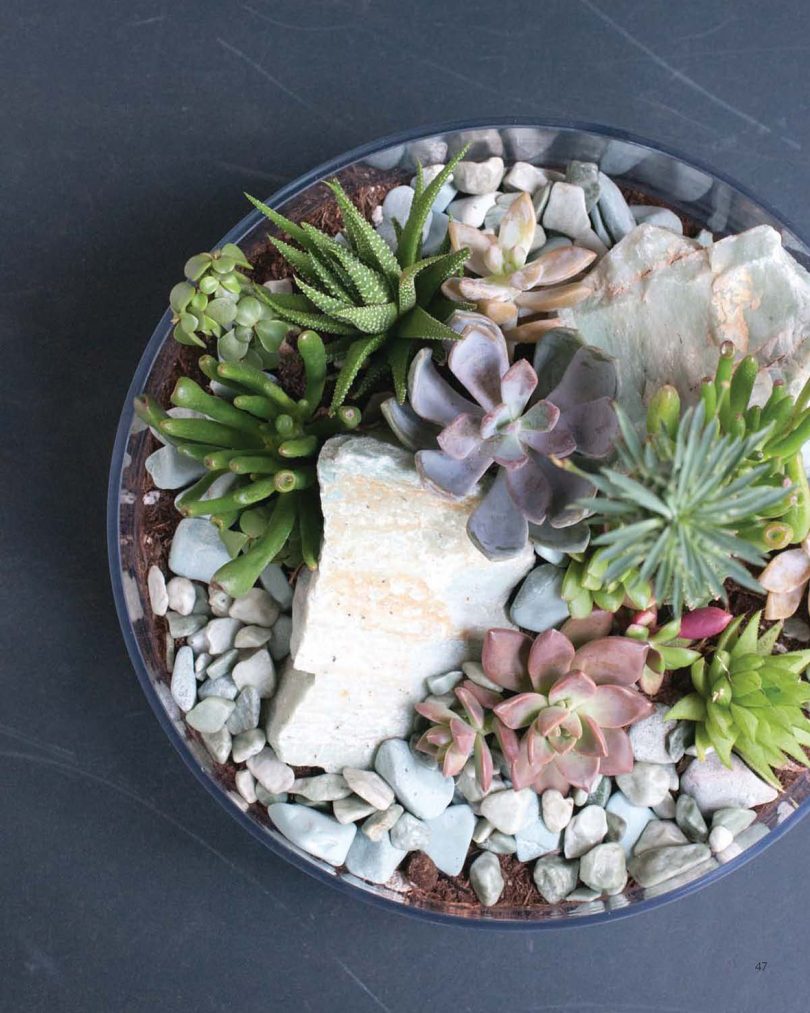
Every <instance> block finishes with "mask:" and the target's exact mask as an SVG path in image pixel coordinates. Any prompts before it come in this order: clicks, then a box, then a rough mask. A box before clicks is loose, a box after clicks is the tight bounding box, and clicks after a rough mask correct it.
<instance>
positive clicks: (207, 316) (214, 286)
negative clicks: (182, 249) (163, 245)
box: [169, 243, 297, 369]
mask: <svg viewBox="0 0 810 1013" xmlns="http://www.w3.org/2000/svg"><path fill="white" fill-rule="evenodd" d="M240 268H241V269H243V270H249V269H250V262H249V261H248V260H247V259H246V257H245V256H244V254H243V253H242V251H241V250H240V249H239V247H238V246H236V245H235V244H234V243H226V244H225V246H223V247H222V249H221V250H214V251H212V252H211V253H199V254H197V255H196V256H194V257H191V258H190V259H189V260H188V261H187V262H186V266H185V275H186V280H185V281H181V282H179V283H178V284H177V285H175V286H174V288H173V289H172V290H171V293H170V294H169V304H170V306H171V309H172V323H173V324H174V338H175V340H176V341H178V342H180V344H181V345H196V346H197V347H199V348H206V347H207V344H206V341H205V338H207V337H213V338H215V339H216V342H217V346H216V347H217V355H218V357H219V358H220V359H222V360H223V361H226V362H245V363H247V364H248V365H250V366H256V367H258V368H259V369H272V368H273V367H274V366H275V365H276V364H277V361H278V354H277V353H278V349H279V346H280V345H281V343H282V341H283V340H284V338H285V337H286V335H287V333H288V332H289V331H290V325H289V324H288V323H286V322H285V321H283V320H279V319H278V316H277V314H276V313H275V312H274V311H273V310H272V309H271V308H270V307H269V306H268V305H267V304H266V303H265V302H262V301H261V300H260V299H258V298H256V296H255V295H254V294H253V291H254V288H255V286H254V285H253V283H252V282H251V281H250V279H249V278H247V277H246V276H245V275H244V274H242V272H241V270H239V269H240ZM296 331H297V328H296Z"/></svg>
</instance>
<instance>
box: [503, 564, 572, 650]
mask: <svg viewBox="0 0 810 1013" xmlns="http://www.w3.org/2000/svg"><path fill="white" fill-rule="evenodd" d="M563 575H564V574H563V571H562V570H561V569H560V568H559V567H557V566H552V565H551V564H550V563H544V564H543V565H542V566H537V567H535V569H534V570H532V572H531V573H530V574H529V576H528V577H527V578H526V579H525V580H524V581H523V583H522V584H521V585H520V590H519V591H518V593H517V595H516V596H515V600H514V601H513V602H512V607H511V609H510V610H509V618H510V619H511V620H512V622H513V623H514V624H515V626H522V627H523V628H524V629H526V630H531V631H532V632H533V633H543V632H544V631H545V630H550V629H551V627H552V626H557V625H559V623H561V622H562V621H563V620H564V619H567V618H568V614H569V613H568V603H567V602H566V601H564V600H563V598H562V595H561V591H562V581H563Z"/></svg>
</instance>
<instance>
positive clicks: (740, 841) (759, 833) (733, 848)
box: [717, 823, 769, 865]
mask: <svg viewBox="0 0 810 1013" xmlns="http://www.w3.org/2000/svg"><path fill="white" fill-rule="evenodd" d="M768 833H769V830H768V827H767V826H766V825H765V824H764V823H752V824H751V826H750V827H748V829H747V830H743V831H742V833H739V834H737V836H736V837H735V838H734V840H733V841H732V842H731V844H729V846H728V847H727V848H726V849H725V851H721V852H720V853H719V854H718V855H717V861H718V862H719V863H720V864H721V865H725V863H726V862H730V861H731V860H732V858H736V857H737V856H738V855H741V854H742V853H743V851H745V850H746V849H747V848H750V847H752V846H753V845H754V844H756V843H757V841H761V840H762V838H763V837H767V836H768Z"/></svg>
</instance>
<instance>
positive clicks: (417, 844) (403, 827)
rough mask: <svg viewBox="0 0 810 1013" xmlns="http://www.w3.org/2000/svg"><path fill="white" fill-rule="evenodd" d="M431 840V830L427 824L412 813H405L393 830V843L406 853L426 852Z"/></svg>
mask: <svg viewBox="0 0 810 1013" xmlns="http://www.w3.org/2000/svg"><path fill="white" fill-rule="evenodd" d="M429 840H430V829H429V828H428V825H427V823H425V822H423V821H422V820H420V819H417V818H416V816H414V815H413V814H412V813H406V812H403V814H402V816H400V818H399V819H398V820H397V822H396V823H395V824H394V826H393V827H392V828H391V843H392V844H393V845H394V847H395V848H402V849H403V850H404V851H424V849H425V847H426V846H427V843H428V841H429Z"/></svg>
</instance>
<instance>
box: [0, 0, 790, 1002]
mask: <svg viewBox="0 0 810 1013" xmlns="http://www.w3.org/2000/svg"><path fill="white" fill-rule="evenodd" d="M2 7H3V10H2V20H3V23H4V30H3V32H2V35H0V75H2V94H3V97H4V100H3V103H2V111H1V112H0V122H1V123H2V131H1V132H0V138H2V146H1V147H0V166H1V167H2V172H0V197H1V198H2V200H0V207H2V216H3V218H2V220H3V222H4V225H5V226H6V235H5V236H4V240H5V241H4V245H3V258H2V263H3V268H2V283H1V284H0V311H1V312H2V320H3V345H2V348H3V368H2V370H0V376H2V385H3V397H2V402H0V404H2V415H3V439H2V441H0V447H1V448H2V449H1V450H0V454H1V455H2V460H3V474H4V482H3V487H4V509H3V515H2V516H3V524H2V527H0V538H2V555H1V556H0V559H2V574H3V576H2V580H0V622H1V623H2V638H1V642H2V644H3V655H2V677H0V678H2V683H1V684H0V690H1V692H0V701H1V702H0V760H1V761H2V764H1V765H0V792H2V794H1V795H0V797H1V798H2V805H3V810H2V818H0V907H1V910H2V927H0V1009H2V1010H3V1011H4V1013H5V1011H7V1010H8V1011H18V1010H24V1009H25V1010H37V1011H38V1010H50V1011H63V1010H77V1011H82V1013H84V1011H96V1010H99V1011H117V1010H126V1011H152V1010H161V1011H174V1010H194V1011H207V1010H229V1009H232V1008H233V1009H239V1010H241V1011H245V1013H248V1011H252V1010H273V1011H287V1010H290V1011H297V1010H314V1011H317V1013H321V1011H324V1013H332V1011H352V1013H355V1011H356V1013H374V1011H379V1010H387V1011H389V1013H410V1011H412V1010H417V1009H441V1008H445V1007H446V1008H449V1009H453V1010H458V1011H459V1013H461V1011H468V1010H469V1011H476V1013H478V1011H484V1010H491V1009H496V1008H497V1009H499V1010H509V1011H514V1013H524V1011H541V1010H555V1011H556V1010H567V1011H570V1013H586V1011H596V1010H599V1011H606V1013H623V1011H627V1013H629V1011H633V1013H648V1011H652V1010H660V1011H662V1013H674V1011H684V1013H686V1011H689V1013H704V1011H711V1013H725V1011H732V1010H733V1011H739V1013H747V1011H754V1010H756V1011H759V1010H761V1009H767V1008H773V1009H779V1010H784V1011H790V1013H793V1011H796V1013H803V1011H806V1010H807V1009H809V1008H810V1000H808V999H806V998H805V997H804V996H803V991H804V990H805V989H806V988H807V986H808V971H807V960H806V957H805V941H806V938H807V933H806V925H807V912H808V910H810V877H808V875H807V855H808V853H810V821H807V822H805V824H804V825H799V827H797V828H796V829H795V830H794V831H792V832H791V833H790V834H788V836H787V838H786V839H784V840H783V841H781V842H779V843H778V844H776V845H774V846H773V847H772V848H771V849H770V850H769V851H768V852H767V853H766V854H765V855H764V856H762V857H761V858H760V859H758V860H756V861H755V862H753V863H750V864H749V865H748V866H746V867H745V868H744V869H742V870H740V871H739V872H737V873H736V874H734V875H733V876H731V877H729V878H727V879H725V880H724V881H722V882H721V883H719V884H718V885H716V886H714V887H713V888H711V889H709V890H706V891H704V892H702V893H700V894H698V895H696V896H693V897H691V898H689V899H687V900H685V901H682V902H679V903H677V904H674V905H670V906H668V907H665V908H662V909H660V910H658V911H655V912H653V913H651V914H648V915H641V916H637V917H635V918H632V919H628V920H626V921H622V922H620V923H617V924H615V925H608V926H606V927H601V928H594V929H569V930H565V931H560V932H559V933H553V934H550V933H547V932H544V933H536V934H535V933H526V934H525V935H520V934H515V933H510V934H506V933H498V932H495V931H493V932H487V933H481V932H474V931H471V930H465V929H451V928H440V927H435V926H433V925H429V924H422V923H420V922H417V921H415V920H412V919H407V918H404V917H402V916H397V915H394V914H388V913H385V912H381V911H378V910H376V909H374V908H371V907H368V906H367V905H365V904H363V903H361V902H360V901H355V900H352V899H350V898H346V897H343V896H342V895H339V894H338V893H337V892H334V891H332V890H330V889H328V888H326V887H324V886H321V885H319V884H317V883H315V882H314V881H313V880H310V879H309V878H308V877H307V876H305V875H303V874H302V873H300V872H297V871H295V870H294V869H292V868H291V867H290V866H288V865H286V864H285V863H284V862H282V861H281V860H280V859H277V858H275V857H273V856H272V855H270V854H269V853H268V852H266V851H265V850H264V849H263V848H262V847H261V846H260V845H259V844H258V843H257V842H256V841H254V840H252V839H251V838H250V837H249V836H248V835H247V834H245V833H244V832H243V831H242V830H240V829H239V827H238V826H237V825H236V823H234V822H233V821H232V820H230V819H229V817H228V816H227V815H226V814H225V813H224V811H223V810H221V809H220V808H219V807H218V806H217V805H216V804H215V803H214V802H213V801H212V800H211V799H210V798H209V797H208V796H207V795H206V794H205V792H204V791H203V789H202V788H201V787H200V786H199V785H198V784H197V783H196V782H195V781H194V779H193V778H192V777H191V775H190V774H189V772H188V771H187V770H186V769H185V768H184V766H183V765H182V763H181V761H180V759H179V757H178V756H177V755H176V754H175V753H174V751H173V749H172V748H171V746H170V745H169V743H168V741H167V740H166V739H165V737H164V736H163V733H162V732H161V731H160V729H159V727H158V724H157V722H156V720H155V719H154V717H153V715H152V713H151V711H150V710H149V709H148V707H147V704H146V701H145V699H144V697H143V695H142V693H141V691H140V689H139V687H138V685H137V682H136V680H135V677H134V675H133V673H132V672H131V670H130V666H129V662H128V660H127V657H126V654H125V652H124V647H123V643H122V640H121V637H120V634H119V631H118V628H117V624H116V620H115V617H114V614H113V608H112V602H111V596H110V591H109V583H108V577H107V571H106V559H105V545H104V494H105V482H106V475H107V466H108V457H109V453H110V449H111V445H112V437H113V431H114V427H115V424H116V421H117V416H118V412H119V409H120V405H121V401H122V398H123V396H124V393H125V391H126V388H127V385H128V383H129V380H130V377H131V374H132V372H133V370H134V368H135V365H136V363H137V360H138V358H139V356H140V353H141V350H142V348H143V345H144V343H145V341H146V338H147V337H148V335H149V333H150V332H151V329H152V326H153V324H154V323H155V321H156V320H157V318H158V317H159V315H160V314H161V312H162V311H163V308H164V302H165V298H166V292H167V290H168V288H169V286H170V284H172V283H173V282H174V281H175V280H176V279H177V278H178V277H179V276H180V271H181V267H182V264H183V262H184V260H185V258H186V256H187V255H188V254H190V253H192V252H195V251H197V250H198V249H201V248H205V247H208V246H209V245H210V244H212V243H213V242H215V241H216V240H217V239H218V238H219V236H221V235H222V234H223V233H224V232H225V231H226V230H227V229H228V228H229V227H230V226H231V224H233V222H235V221H236V220H237V219H238V218H240V217H241V216H242V215H243V214H244V212H245V203H244V201H243V199H242V197H241V192H242V190H243V189H250V190H251V191H253V192H256V191H264V192H267V193H269V192H271V191H272V190H273V189H275V188H276V187H277V186H278V185H280V184H281V183H282V182H283V181H285V180H287V179H289V178H291V177H292V176H295V175H296V174H298V173H300V172H302V171H304V170H306V169H308V168H309V167H311V166H312V165H314V164H316V163H318V162H321V161H323V160H324V159H326V158H329V157H331V156H333V155H336V154H338V153H339V152H341V151H343V150H345V149H347V148H349V147H351V146H354V145H356V144H358V143H361V142H364V141H366V140H369V139H372V138H374V137H375V136H378V135H383V134H386V133H388V132H391V131H395V130H399V129H401V128H405V127H411V126H415V125H419V124H428V123H431V122H435V121H437V120H445V121H446V120H451V119H454V118H469V117H485V116H491V117H492V118H493V119H498V118H500V117H503V116H520V115H525V116H530V117H541V116H543V115H548V116H554V117H570V118H572V119H577V120H587V121H593V122H602V123H605V124H610V125H613V126H617V127H621V128H624V129H627V130H631V131H634V132H637V133H640V134H642V135H646V136H647V137H650V138H652V139H657V140H659V141H661V142H664V143H666V144H669V145H672V146H674V147H677V148H680V149H681V150H682V151H683V153H684V154H685V155H686V156H687V157H688V156H690V155H691V156H693V157H697V158H699V159H702V160H704V161H706V162H708V163H710V164H711V165H712V166H714V167H716V168H717V169H719V170H721V171H723V172H727V173H729V174H732V175H734V176H736V177H737V178H738V179H739V180H740V181H741V182H742V183H743V184H744V185H746V186H747V187H749V188H750V189H752V190H754V191H756V192H758V193H759V194H760V195H761V196H762V197H763V198H764V199H765V200H766V201H768V202H769V203H771V204H772V205H774V206H775V207H776V208H777V209H779V210H780V211H781V212H783V213H784V214H785V215H786V216H787V217H788V218H789V219H792V220H793V222H794V223H795V225H796V227H797V229H798V231H799V232H800V234H802V235H804V236H807V235H808V234H810V202H808V199H807V198H808V195H809V194H808V183H807V176H806V164H805V163H806V155H805V150H806V149H807V148H808V147H810V121H809V120H808V117H807V113H806V94H807V87H806V85H807V72H806V66H807V57H808V52H810V30H808V14H807V6H806V2H802V0H794V2H771V3H767V4H766V3H763V2H762V0H728V2H707V0H701V2H696V0H690V2H683V0H681V2H679V3H671V2H664V0H661V2H658V0H656V2H653V0H644V2H642V0H637V2H631V0H581V2H574V0H556V2H523V3H518V2H500V3H492V2H488V3H481V2H477V0H476V2H473V0H466V2H457V0H453V2H447V0H446V2H443V3H438V2H434V3H430V2H422V3H416V2H414V3H411V4H407V5H406V4H403V3H399V2H388V0H386V2H380V3H372V2H371V0H365V2H350V0H346V2H342V3H341V2H334V3H330V2H325V0H324V2H301V0H278V2H276V0H273V2H271V0H246V2H244V3H231V2H224V0H218V2H212V0H205V2H190V0H182V2H169V0H162V2H161V0H133V2H127V3H115V2H106V3H105V2H103V0H80V2H78V3H75V4H67V3H64V2H52V0H51V2H49V0H40V2H36V0H25V2H23V0H4V3H3V5H2ZM496 12H497V13H496ZM765 961H767V967H766V968H765V969H764V970H762V971H757V970H756V969H755V968H756V965H757V963H758V962H765Z"/></svg>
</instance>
